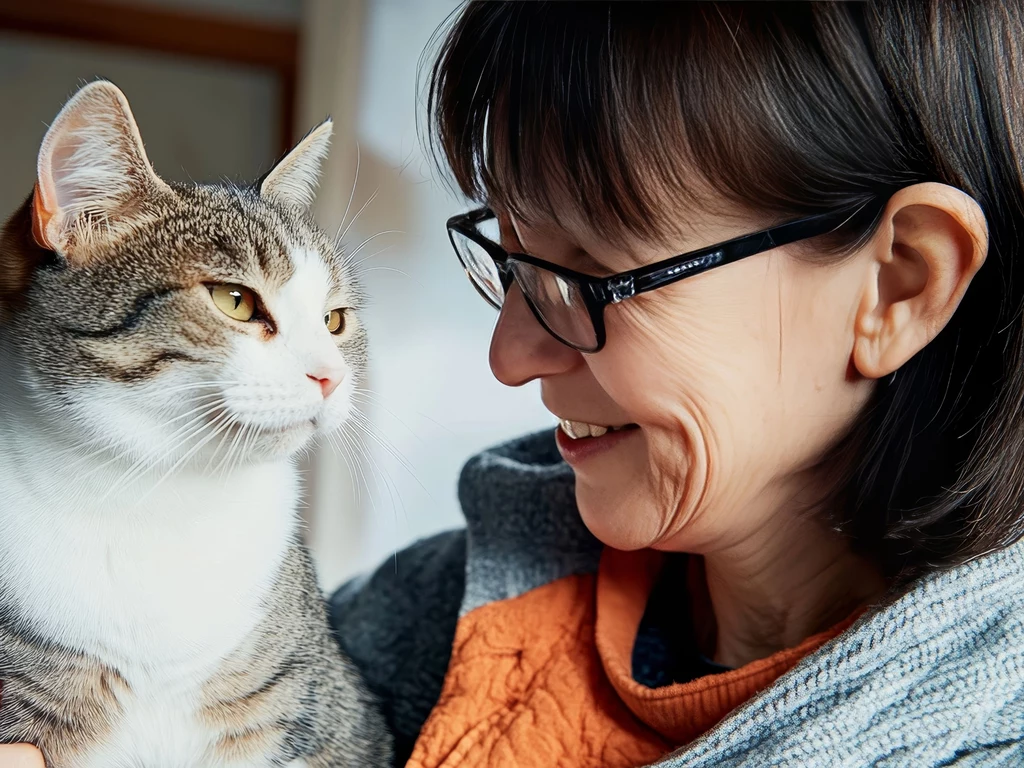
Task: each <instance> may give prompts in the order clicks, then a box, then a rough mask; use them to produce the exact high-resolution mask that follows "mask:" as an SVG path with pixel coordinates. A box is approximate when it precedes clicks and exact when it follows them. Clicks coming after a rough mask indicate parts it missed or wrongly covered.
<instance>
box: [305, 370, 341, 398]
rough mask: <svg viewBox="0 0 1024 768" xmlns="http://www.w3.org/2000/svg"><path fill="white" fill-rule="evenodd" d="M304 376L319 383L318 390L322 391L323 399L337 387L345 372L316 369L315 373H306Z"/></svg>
mask: <svg viewBox="0 0 1024 768" xmlns="http://www.w3.org/2000/svg"><path fill="white" fill-rule="evenodd" d="M306 378H307V379H310V380H312V381H315V382H316V383H317V384H319V385H320V391H321V392H323V393H324V399H325V400H326V399H327V398H328V397H330V395H331V392H333V391H334V390H336V389H337V388H338V385H339V384H341V382H342V381H344V379H345V374H344V373H343V372H341V371H316V372H315V373H307V374H306Z"/></svg>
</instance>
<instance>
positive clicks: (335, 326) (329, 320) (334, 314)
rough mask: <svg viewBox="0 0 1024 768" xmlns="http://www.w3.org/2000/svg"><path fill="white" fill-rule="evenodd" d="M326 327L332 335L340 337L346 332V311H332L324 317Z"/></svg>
mask: <svg viewBox="0 0 1024 768" xmlns="http://www.w3.org/2000/svg"><path fill="white" fill-rule="evenodd" d="M324 325H326V326H327V330H328V331H330V332H331V333H333V334H335V335H338V334H339V333H341V332H342V331H344V330H345V310H343V309H332V310H331V311H330V312H328V313H327V314H326V315H324Z"/></svg>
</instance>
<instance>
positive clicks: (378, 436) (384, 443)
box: [352, 410, 426, 490]
mask: <svg viewBox="0 0 1024 768" xmlns="http://www.w3.org/2000/svg"><path fill="white" fill-rule="evenodd" d="M352 422H353V424H354V425H356V426H359V427H362V428H364V429H365V430H366V434H367V436H368V437H370V438H372V439H373V440H375V441H376V442H377V443H378V444H380V446H381V447H382V448H384V449H385V450H386V451H388V452H389V453H391V455H392V456H393V457H394V458H395V459H396V460H397V461H398V462H399V463H400V464H402V465H403V466H404V467H405V469H406V471H408V472H409V473H410V474H413V471H412V464H411V463H410V462H409V459H408V457H407V456H406V455H405V454H403V453H402V452H401V451H399V450H398V449H397V448H396V447H395V446H393V445H391V443H390V441H388V439H387V437H386V436H385V435H384V434H383V432H382V431H381V430H380V429H379V428H378V427H377V425H376V424H374V423H373V422H372V421H371V420H370V418H369V417H368V416H367V415H366V414H365V413H363V412H362V411H358V410H354V411H352ZM424 490H426V489H424Z"/></svg>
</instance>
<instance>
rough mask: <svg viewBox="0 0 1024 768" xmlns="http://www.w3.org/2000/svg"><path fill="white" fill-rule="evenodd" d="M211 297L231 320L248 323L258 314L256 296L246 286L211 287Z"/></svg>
mask: <svg viewBox="0 0 1024 768" xmlns="http://www.w3.org/2000/svg"><path fill="white" fill-rule="evenodd" d="M210 296H212V297H213V303H214V304H216V305H217V309H219V310H220V311H221V312H223V313H224V314H225V315H227V316H228V317H230V318H233V319H235V320H241V321H242V322H243V323H247V322H249V321H250V320H252V316H253V315H255V314H256V294H255V293H253V292H252V291H250V290H249V289H248V288H246V287H245V286H244V285H234V284H233V283H221V284H218V285H211V286H210Z"/></svg>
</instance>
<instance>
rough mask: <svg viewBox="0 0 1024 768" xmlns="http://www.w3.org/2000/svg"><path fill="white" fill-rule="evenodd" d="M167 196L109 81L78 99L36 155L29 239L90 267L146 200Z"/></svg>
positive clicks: (130, 117) (125, 104)
mask: <svg viewBox="0 0 1024 768" xmlns="http://www.w3.org/2000/svg"><path fill="white" fill-rule="evenodd" d="M163 192H170V188H169V187H168V186H167V184H166V183H165V182H164V181H163V180H161V179H160V177H159V176H157V175H156V172H155V171H154V170H153V166H152V165H151V164H150V162H149V158H148V157H146V150H145V148H144V147H143V146H142V137H141V136H140V135H139V127H138V125H137V124H136V123H135V118H134V116H133V115H132V111H131V108H130V107H129V106H128V100H127V99H126V98H125V97H124V94H123V93H121V91H120V90H119V89H118V88H117V86H115V85H114V84H113V83H109V82H106V81H103V80H101V81H97V82H94V83H90V84H89V85H87V86H85V87H84V88H82V89H81V90H80V91H79V92H78V93H76V94H75V95H74V96H73V97H72V98H71V100H70V101H69V102H68V103H67V104H66V105H65V106H64V109H62V110H61V111H60V114H59V115H57V119H56V120H54V121H53V124H52V125H51V126H50V129H49V130H48V131H47V132H46V136H45V138H44V139H43V144H42V147H41V148H40V150H39V161H38V175H37V179H36V188H35V193H34V195H33V200H32V233H33V237H34V238H35V240H36V242H37V243H38V244H39V245H40V246H41V247H43V248H46V249H48V250H51V251H55V252H57V253H58V254H60V255H61V256H63V257H64V258H65V259H66V260H67V261H68V263H69V264H72V265H82V264H85V263H88V261H89V260H90V258H91V256H92V254H94V253H96V247H95V246H97V245H99V244H101V243H103V242H107V241H108V239H109V238H112V237H116V236H117V234H118V230H119V229H120V228H121V227H123V226H124V224H125V223H126V222H127V220H128V218H129V217H130V215H131V213H132V212H133V211H135V210H137V209H138V208H139V207H140V204H141V203H143V202H144V201H145V200H146V199H147V198H149V197H151V196H153V195H157V194H161V193H163Z"/></svg>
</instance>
